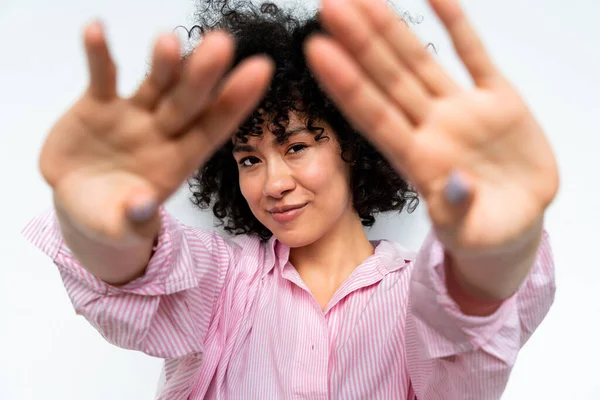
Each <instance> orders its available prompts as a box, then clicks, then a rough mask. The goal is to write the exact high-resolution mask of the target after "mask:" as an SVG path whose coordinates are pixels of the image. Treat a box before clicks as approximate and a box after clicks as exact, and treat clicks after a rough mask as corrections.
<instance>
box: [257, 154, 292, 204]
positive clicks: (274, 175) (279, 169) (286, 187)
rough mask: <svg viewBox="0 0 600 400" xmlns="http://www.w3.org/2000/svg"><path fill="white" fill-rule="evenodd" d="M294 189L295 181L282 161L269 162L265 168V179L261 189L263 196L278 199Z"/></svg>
mask: <svg viewBox="0 0 600 400" xmlns="http://www.w3.org/2000/svg"><path fill="white" fill-rule="evenodd" d="M295 188H296V181H295V180H294V177H293V176H292V173H291V171H290V169H289V167H288V166H287V164H286V163H285V162H283V160H280V161H270V162H269V164H268V166H267V178H266V180H265V185H264V187H263V195H264V196H270V197H274V198H276V199H279V198H281V197H283V195H284V194H285V193H287V192H291V191H293V190H294V189H295Z"/></svg>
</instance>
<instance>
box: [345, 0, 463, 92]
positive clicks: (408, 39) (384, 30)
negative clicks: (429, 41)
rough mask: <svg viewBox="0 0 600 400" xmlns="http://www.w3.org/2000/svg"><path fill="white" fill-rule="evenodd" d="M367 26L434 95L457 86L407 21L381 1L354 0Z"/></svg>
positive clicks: (457, 87) (456, 88)
mask: <svg viewBox="0 0 600 400" xmlns="http://www.w3.org/2000/svg"><path fill="white" fill-rule="evenodd" d="M353 2H354V3H355V4H356V6H357V8H358V10H359V12H360V14H361V15H363V16H364V18H365V19H366V20H368V22H369V24H370V26H371V27H372V28H373V29H374V30H376V31H377V32H378V33H379V35H381V36H382V37H383V38H384V39H385V41H386V42H387V44H388V45H389V46H390V47H391V48H392V49H394V51H395V54H396V56H397V57H398V58H399V59H400V60H402V62H403V63H404V64H405V65H406V66H407V67H408V69H409V70H410V71H411V72H412V73H413V74H415V75H416V76H417V77H418V78H419V80H420V81H421V82H422V84H423V85H424V86H425V87H426V88H428V90H429V92H430V93H431V94H433V95H437V96H443V95H448V94H452V93H454V92H456V91H458V90H459V86H458V85H457V84H456V83H455V82H454V80H453V79H452V77H451V76H450V75H449V74H448V73H447V72H446V70H445V69H444V68H443V67H442V66H441V65H440V64H439V63H438V62H437V61H436V60H435V59H434V58H433V56H432V55H431V53H430V52H429V51H427V49H426V47H425V46H424V45H423V43H421V41H420V40H419V39H418V38H417V37H416V36H415V34H414V33H413V32H412V31H411V30H410V28H409V26H408V24H407V22H406V21H404V20H403V19H402V18H401V17H400V16H398V15H397V14H396V13H395V12H394V11H393V10H392V9H391V8H390V7H389V6H387V5H386V4H385V2H383V1H370V0H353Z"/></svg>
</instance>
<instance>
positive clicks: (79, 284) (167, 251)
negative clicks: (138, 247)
mask: <svg viewBox="0 0 600 400" xmlns="http://www.w3.org/2000/svg"><path fill="white" fill-rule="evenodd" d="M160 215H161V230H160V233H159V237H158V241H157V244H156V246H155V247H154V254H153V256H152V258H151V259H150V261H149V264H148V266H147V268H146V271H145V274H144V275H143V276H141V277H139V278H137V279H136V280H134V281H132V282H130V283H128V284H127V285H125V286H121V287H114V286H111V285H109V284H107V283H105V282H103V281H102V280H100V279H98V278H97V277H95V276H94V275H93V274H91V273H90V272H88V271H87V270H86V269H85V268H84V267H83V266H82V265H81V264H80V263H79V262H78V261H77V260H76V259H75V257H74V256H73V254H72V253H71V251H70V250H69V248H68V247H67V245H66V243H65V242H64V241H63V238H62V235H61V231H60V225H59V223H58V219H57V217H56V213H55V211H54V210H50V211H48V212H46V213H44V214H42V215H39V216H38V217H36V218H34V219H33V220H32V221H30V222H29V224H27V226H26V227H25V228H24V229H23V235H24V236H25V238H26V239H28V240H29V241H30V242H32V243H33V244H34V245H35V246H36V247H38V248H40V249H41V250H42V251H43V252H44V253H45V254H47V255H48V256H49V257H50V258H51V259H52V260H53V262H54V264H56V266H57V267H58V269H59V271H60V275H61V277H62V280H63V282H64V285H65V288H66V290H67V293H68V295H69V297H70V299H71V302H72V304H73V307H74V308H75V311H76V313H77V314H79V315H83V316H84V317H85V318H86V319H87V320H88V321H89V322H90V323H91V324H92V325H93V326H94V327H95V328H96V329H97V330H98V331H99V332H100V334H102V336H103V337H104V338H105V339H106V340H108V341H109V342H111V343H113V344H115V345H117V346H119V347H123V348H126V349H133V350H139V351H142V352H144V353H146V354H149V355H152V356H155V357H161V358H178V357H182V356H185V355H190V354H201V353H202V352H203V343H204V339H205V337H206V334H207V331H208V328H209V325H210V321H211V318H212V317H213V313H214V312H215V307H216V302H217V298H218V296H219V293H220V292H221V290H222V288H223V286H224V282H225V280H226V278H227V275H228V272H229V271H230V269H231V266H232V265H233V264H234V263H235V261H236V257H237V255H236V254H237V253H238V251H239V250H238V249H237V245H236V244H235V243H232V242H228V241H226V240H225V239H224V238H223V237H221V236H220V235H219V234H218V233H216V232H212V231H203V230H199V229H196V228H191V227H187V226H185V225H183V224H181V223H180V222H179V221H178V220H177V219H176V218H174V217H173V216H171V215H169V214H168V213H167V211H166V210H165V209H164V208H161V209H160Z"/></svg>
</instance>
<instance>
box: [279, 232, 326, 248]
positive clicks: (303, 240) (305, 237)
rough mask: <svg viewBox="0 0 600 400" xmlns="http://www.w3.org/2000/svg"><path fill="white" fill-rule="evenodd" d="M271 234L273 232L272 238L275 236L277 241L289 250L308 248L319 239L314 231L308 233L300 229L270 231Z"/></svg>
mask: <svg viewBox="0 0 600 400" xmlns="http://www.w3.org/2000/svg"><path fill="white" fill-rule="evenodd" d="M271 232H273V236H275V237H276V238H277V240H278V241H280V242H281V243H283V244H284V245H286V246H288V247H289V248H291V249H293V248H298V247H304V246H308V245H309V244H312V243H314V242H316V241H317V240H318V239H319V237H318V235H316V234H315V233H314V231H313V232H310V231H307V230H306V229H302V227H297V228H295V229H291V230H271Z"/></svg>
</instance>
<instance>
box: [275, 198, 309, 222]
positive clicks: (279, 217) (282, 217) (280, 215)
mask: <svg viewBox="0 0 600 400" xmlns="http://www.w3.org/2000/svg"><path fill="white" fill-rule="evenodd" d="M306 206H308V203H306V204H303V205H300V206H290V207H281V208H280V209H277V210H276V211H269V213H270V214H271V217H273V219H274V220H275V221H277V222H279V223H280V224H285V223H288V222H292V221H293V220H295V219H296V218H297V217H298V216H299V215H300V214H302V212H303V211H304V209H306Z"/></svg>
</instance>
